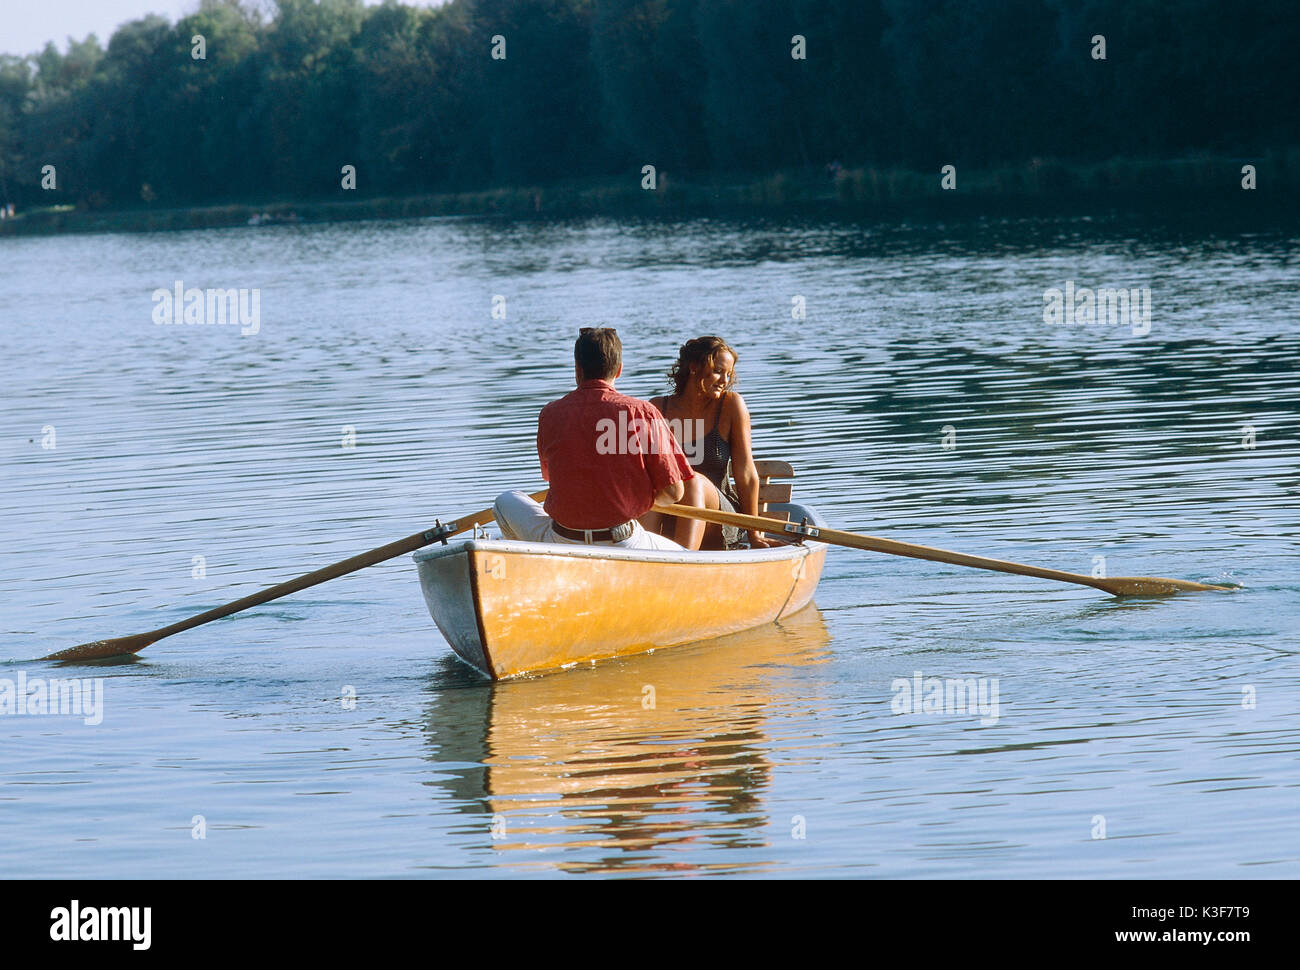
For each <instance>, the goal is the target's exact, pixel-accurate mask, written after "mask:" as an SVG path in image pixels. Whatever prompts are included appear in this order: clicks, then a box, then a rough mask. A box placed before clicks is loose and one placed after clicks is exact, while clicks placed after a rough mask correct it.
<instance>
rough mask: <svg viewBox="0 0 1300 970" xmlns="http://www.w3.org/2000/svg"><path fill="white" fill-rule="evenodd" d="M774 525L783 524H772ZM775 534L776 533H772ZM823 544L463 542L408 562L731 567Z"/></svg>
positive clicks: (814, 518) (419, 553)
mask: <svg viewBox="0 0 1300 970" xmlns="http://www.w3.org/2000/svg"><path fill="white" fill-rule="evenodd" d="M779 507H780V508H782V509H786V508H789V509H790V510H791V513H792V516H793V515H794V514H795V513H794V510H795V509H798V513H797V514H798V515H799V516H801V517H802V516H805V515H806V516H807V518H808V524H809V525H812V526H824V525H825V521H824V520H823V519H822V517H821V516H820V515H818V514H817V512H816V511H815V510H814V509H812V508H809V507H808V506H806V505H795V504H794V503H782V504H781V505H780V506H779ZM774 524H776V525H783V524H784V523H780V522H774ZM774 531H775V530H774ZM824 545H826V543H824V542H818V541H817V540H816V539H805V540H804V541H803V542H784V543H782V544H780V545H778V546H773V547H769V548H766V549H735V550H731V551H726V552H724V551H720V550H719V551H692V550H689V549H682V550H680V551H679V550H673V549H624V548H619V547H617V546H602V545H588V544H586V543H581V542H574V543H568V542H524V541H522V540H519V539H462V540H459V541H454V542H450V543H447V544H446V545H441V544H435V545H432V546H426V547H425V548H423V549H417V550H416V551H415V552H413V553H412V554H411V559H412V560H413V561H414V562H416V563H421V562H428V561H429V560H432V559H439V558H441V557H443V556H451V555H457V554H461V553H471V552H514V553H524V554H532V555H547V556H564V557H568V558H574V559H605V560H609V559H614V560H621V561H635V562H646V563H663V564H674V565H691V564H698V565H731V566H738V565H744V564H747V563H762V562H773V561H780V560H783V559H793V558H795V557H796V556H798V555H800V554H801V553H802V554H805V555H806V554H808V553H809V552H811V551H812V550H813V549H814V548H815V547H817V546H824Z"/></svg>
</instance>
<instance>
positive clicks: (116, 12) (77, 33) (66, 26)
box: [0, 0, 441, 54]
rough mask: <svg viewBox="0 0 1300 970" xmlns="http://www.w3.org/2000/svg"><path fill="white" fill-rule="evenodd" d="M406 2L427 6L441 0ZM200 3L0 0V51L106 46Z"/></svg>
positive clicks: (184, 0) (195, 0) (369, 0)
mask: <svg viewBox="0 0 1300 970" xmlns="http://www.w3.org/2000/svg"><path fill="white" fill-rule="evenodd" d="M263 2H267V0H263ZM365 2H366V3H367V4H375V3H378V2H380V0H365ZM403 2H404V3H405V4H406V5H407V6H419V7H428V6H437V5H438V3H439V2H441V0H403ZM198 5H199V3H198V0H0V7H2V8H3V11H4V12H3V13H2V14H0V54H34V53H36V52H37V51H39V50H40V49H41V48H42V47H44V46H45V42H46V41H50V40H52V41H54V43H55V44H57V45H58V46H59V48H60V49H62V48H65V47H67V43H68V37H69V36H72V37H75V38H77V40H81V39H82V38H84V37H85V36H86V35H87V34H95V35H96V36H98V37H99V42H100V44H101V45H105V46H106V45H107V44H108V38H109V37H111V36H113V31H114V30H115V29H116V28H117V25H118V24H121V23H124V22H125V21H127V20H135V19H137V18H139V17H143V16H146V15H147V14H151V13H156V14H161V15H162V16H164V17H166V18H167V19H168V20H170V21H172V22H175V21H176V20H177V18H179V17H182V16H184V15H185V14H187V13H192V12H193V11H194V10H196V9H198Z"/></svg>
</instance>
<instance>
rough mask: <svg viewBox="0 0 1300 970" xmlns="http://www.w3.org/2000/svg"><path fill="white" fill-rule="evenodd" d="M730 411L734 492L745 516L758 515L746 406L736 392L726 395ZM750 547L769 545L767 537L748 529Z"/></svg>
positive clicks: (756, 489) (755, 472)
mask: <svg viewBox="0 0 1300 970" xmlns="http://www.w3.org/2000/svg"><path fill="white" fill-rule="evenodd" d="M727 404H728V405H729V406H730V410H731V435H730V441H729V444H730V445H731V473H732V474H733V475H734V476H735V478H736V495H737V497H738V498H739V499H740V510H739V511H741V512H742V513H744V514H745V515H758V487H759V486H758V469H757V468H755V467H754V450H753V442H752V440H751V431H750V424H749V409H748V408H747V407H745V400H744V398H742V397H741V396H740V395H739V394H737V393H736V392H735V391H732V392H731V393H730V394H728V395H727ZM749 543H750V545H751V546H760V547H761V546H770V545H772V543H771V542H769V541H768V540H767V539H766V538H764V537H763V536H761V535H758V534H757V533H754V532H750V534H749Z"/></svg>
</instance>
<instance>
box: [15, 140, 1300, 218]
mask: <svg viewBox="0 0 1300 970" xmlns="http://www.w3.org/2000/svg"><path fill="white" fill-rule="evenodd" d="M1244 165H1253V166H1254V167H1255V180H1256V186H1257V187H1256V188H1255V189H1251V190H1248V189H1245V188H1243V187H1242V181H1243V178H1244V176H1243V174H1242V167H1243V166H1244ZM940 182H941V174H940V171H939V169H938V167H936V169H935V171H934V172H932V173H924V172H918V171H914V170H907V169H877V168H873V167H862V168H847V167H846V168H841V169H839V170H838V172H835V173H832V172H829V171H828V172H815V173H808V172H781V173H775V174H771V175H767V176H752V177H748V178H732V179H727V180H724V179H713V180H706V179H685V178H683V179H680V180H679V179H677V178H676V177H674V176H673V175H671V174H668V175H666V176H661V177H660V181H659V184H658V186H657V187H656V188H655V189H652V190H651V189H643V188H641V185H640V175H639V173H635V174H634V175H633V176H629V177H627V178H623V179H618V180H615V179H586V180H581V181H576V182H572V183H563V184H558V185H547V186H525V187H519V188H498V189H485V190H482V191H476V192H456V193H442V194H434V195H430V194H422V195H411V196H401V197H387V196H386V197H362V198H353V199H339V200H320V199H316V200H306V201H283V200H280V201H266V202H256V201H253V202H235V203H229V204H223V205H204V206H185V207H163V206H147V207H141V208H133V209H114V208H103V209H86V208H77V207H74V206H70V205H63V206H50V207H47V208H41V209H32V210H29V211H27V212H21V211H20V212H18V213H16V214H15V217H14V218H12V219H4V220H0V236H19V235H54V234H60V233H94V232H153V231H159V230H179V229H212V228H226V227H233V226H260V225H276V224H294V223H322V222H346V221H356V220H373V219H409V218H421V217H428V216H457V215H464V216H479V215H509V216H515V217H524V218H531V217H535V218H553V217H570V216H595V215H609V216H635V215H647V216H693V215H709V214H715V215H717V214H730V215H743V214H745V213H775V212H807V213H812V214H821V215H826V216H835V215H848V216H857V217H870V216H879V217H884V218H888V217H891V216H898V215H909V214H924V215H931V214H935V215H942V214H945V213H952V214H962V215H970V214H987V215H1004V214H1005V215H1020V214H1034V213H1044V212H1078V213H1080V214H1084V213H1085V212H1086V211H1087V210H1088V209H1089V207H1092V208H1095V207H1099V206H1100V207H1133V208H1138V209H1145V210H1167V209H1170V208H1180V209H1181V208H1185V207H1188V206H1207V207H1211V208H1213V209H1214V210H1216V211H1227V212H1231V211H1234V210H1238V209H1239V210H1240V211H1242V212H1268V211H1273V210H1278V209H1281V210H1288V209H1293V208H1295V207H1297V205H1298V204H1300V191H1297V190H1300V148H1290V149H1282V150H1273V151H1270V152H1266V153H1264V154H1261V155H1260V156H1258V157H1255V158H1243V157H1237V156H1233V157H1228V156H1217V155H1204V154H1201V155H1195V156H1189V157H1183V158H1175V159H1112V160H1109V161H1106V162H1097V163H1089V164H1081V163H1070V162H1062V161H1059V160H1052V159H1044V160H1034V161H1033V162H1031V163H1029V164H1026V165H1022V166H1014V167H1013V166H1004V167H999V168H995V169H971V170H963V169H962V168H961V167H960V166H957V170H956V173H955V185H956V187H955V188H954V189H951V190H946V189H944V188H942V187H941V185H940Z"/></svg>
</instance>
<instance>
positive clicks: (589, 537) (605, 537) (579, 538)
mask: <svg viewBox="0 0 1300 970" xmlns="http://www.w3.org/2000/svg"><path fill="white" fill-rule="evenodd" d="M551 528H552V529H554V530H555V534H556V535H557V536H564V538H566V539H573V540H574V541H575V542H622V541H623V540H624V539H627V538H629V537H630V536H631V535H632V533H633V531H634V530H635V529H636V521H635V520H633V519H628V520H627V521H626V522H624V523H623V524H622V525H616V526H614V528H612V529H567V528H565V527H564V526H562V525H560V523H558V522H556V521H555V520H554V519H552V520H551Z"/></svg>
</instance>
